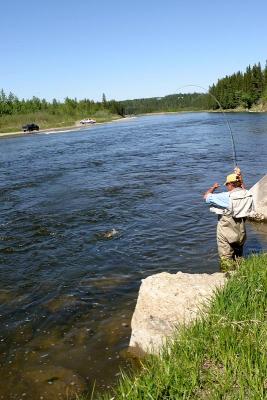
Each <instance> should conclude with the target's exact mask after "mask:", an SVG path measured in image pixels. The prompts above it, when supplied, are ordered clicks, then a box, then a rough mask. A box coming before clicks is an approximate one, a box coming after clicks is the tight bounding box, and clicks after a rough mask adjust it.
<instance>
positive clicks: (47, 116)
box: [0, 63, 267, 131]
mask: <svg viewBox="0 0 267 400" xmlns="http://www.w3.org/2000/svg"><path fill="white" fill-rule="evenodd" d="M264 102H267V63H266V65H265V67H264V68H262V66H261V64H260V63H258V64H255V65H253V66H250V65H249V66H248V67H247V68H246V71H245V72H241V71H238V72H236V73H234V74H232V75H229V76H225V77H224V78H222V79H219V80H218V81H217V83H216V84H213V85H212V86H210V87H209V91H208V92H207V93H175V94H171V95H167V96H164V97H152V98H141V99H134V100H123V101H115V100H107V99H106V96H105V94H103V96H102V101H99V102H95V101H93V100H90V99H89V98H85V99H82V100H77V99H76V98H75V99H71V98H69V97H66V98H65V99H64V101H58V100H56V99H53V100H52V101H51V102H49V101H47V100H46V99H40V98H38V97H35V96H34V97H32V98H31V99H19V98H18V97H17V96H16V95H15V94H13V93H9V94H6V93H5V92H4V90H3V89H2V90H1V91H0V130H1V131H4V130H5V131H12V130H16V129H17V130H18V129H20V126H21V124H23V123H27V122H31V121H34V122H37V123H39V124H41V127H42V128H46V127H49V126H53V127H56V126H66V125H69V124H73V123H75V121H77V120H79V119H81V118H86V117H94V118H96V120H97V121H98V122H102V121H106V120H111V119H113V118H116V117H123V116H125V115H137V114H146V113H154V112H176V111H201V110H207V111H208V110H217V109H218V108H220V106H221V108H223V109H224V110H234V109H240V110H249V109H251V108H252V107H253V106H255V105H257V104H260V103H264Z"/></svg>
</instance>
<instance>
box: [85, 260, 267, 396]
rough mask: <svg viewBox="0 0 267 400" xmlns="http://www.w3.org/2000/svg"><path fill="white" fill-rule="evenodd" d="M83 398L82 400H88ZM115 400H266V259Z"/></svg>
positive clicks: (250, 267) (247, 264)
mask: <svg viewBox="0 0 267 400" xmlns="http://www.w3.org/2000/svg"><path fill="white" fill-rule="evenodd" d="M85 398H86V397H84V398H83V399H85ZM89 398H97V399H99V400H100V399H101V400H107V399H109V400H111V399H114V400H115V399H116V400H119V399H132V400H138V399H144V400H149V399H150V400H167V399H176V400H178V399H203V400H204V399H205V400H206V399H210V400H216V399H218V400H219V399H224V400H228V399H231V400H233V399H235V400H242V399H249V400H252V399H255V400H260V399H267V254H263V255H260V256H252V257H250V258H248V259H247V260H245V261H244V263H243V265H242V267H241V268H240V269H239V270H238V271H237V273H236V274H234V275H233V276H232V277H231V278H229V280H228V282H227V284H226V285H225V287H224V288H223V289H222V290H221V291H218V292H217V293H216V295H215V297H214V300H213V302H212V303H211V306H210V309H209V311H208V314H206V315H203V316H202V317H201V318H200V319H199V320H198V321H196V322H195V323H194V324H193V325H192V326H191V327H189V328H184V329H182V331H180V333H179V335H177V336H176V339H175V341H174V343H173V344H169V345H168V346H166V348H165V349H164V350H163V351H162V354H161V356H160V357H156V356H150V357H147V358H146V359H145V360H144V361H143V363H142V368H141V370H140V371H139V373H138V374H134V373H133V374H132V375H131V374H128V375H126V374H124V373H123V374H122V377H121V379H120V382H119V383H118V385H117V387H116V388H115V389H114V390H113V392H111V393H106V394H104V395H97V394H95V395H93V394H92V395H91V396H89V397H87V399H89Z"/></svg>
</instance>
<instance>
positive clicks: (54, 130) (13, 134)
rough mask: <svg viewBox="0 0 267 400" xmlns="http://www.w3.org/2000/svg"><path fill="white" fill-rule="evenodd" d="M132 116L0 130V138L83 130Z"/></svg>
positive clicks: (125, 119)
mask: <svg viewBox="0 0 267 400" xmlns="http://www.w3.org/2000/svg"><path fill="white" fill-rule="evenodd" d="M132 118H135V116H131V117H123V118H117V119H112V120H110V121H104V122H96V123H94V124H87V125H81V124H80V123H77V122H76V124H74V125H70V126H64V127H57V128H47V129H40V130H39V131H33V132H21V131H17V132H0V139H5V138H10V137H20V136H30V135H36V134H37V135H39V134H41V133H63V132H73V131H83V130H86V129H88V128H91V127H93V126H96V125H104V124H110V123H113V122H121V121H127V120H129V119H132Z"/></svg>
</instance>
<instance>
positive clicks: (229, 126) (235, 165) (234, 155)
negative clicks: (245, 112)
mask: <svg viewBox="0 0 267 400" xmlns="http://www.w3.org/2000/svg"><path fill="white" fill-rule="evenodd" d="M186 87H196V88H199V89H202V90H205V91H206V92H207V94H209V95H210V96H211V97H212V98H213V99H214V100H215V101H216V103H217V104H218V106H219V107H220V110H221V112H222V114H223V116H224V118H225V121H226V124H227V127H228V129H229V132H230V137H231V142H232V151H233V162H234V168H236V167H237V155H236V147H235V141H234V135H233V132H232V129H231V125H230V122H229V121H228V119H227V117H226V115H225V112H224V111H223V108H222V105H221V103H220V102H219V100H218V99H217V98H216V97H215V96H214V94H212V93H210V92H209V90H208V89H206V88H204V87H203V86H199V85H185V86H181V87H179V88H178V89H177V91H179V90H180V89H183V88H186Z"/></svg>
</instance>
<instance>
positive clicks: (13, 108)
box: [0, 89, 124, 117]
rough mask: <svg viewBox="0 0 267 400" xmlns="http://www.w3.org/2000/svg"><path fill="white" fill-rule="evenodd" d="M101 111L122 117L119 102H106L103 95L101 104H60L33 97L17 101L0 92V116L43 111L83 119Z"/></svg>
mask: <svg viewBox="0 0 267 400" xmlns="http://www.w3.org/2000/svg"><path fill="white" fill-rule="evenodd" d="M101 110H107V111H109V112H110V113H111V114H117V115H121V116H123V115H124V109H123V107H122V105H121V104H120V102H117V101H115V100H109V101H108V100H106V96H105V94H103V97H102V101H101V102H95V101H93V100H89V99H83V100H77V99H76V98H75V99H71V98H69V97H66V98H65V100H64V101H62V102H60V101H58V100H56V99H53V100H52V101H51V102H49V101H47V100H46V99H39V98H38V97H36V96H33V97H32V98H31V99H27V100H25V99H22V100H19V98H18V97H17V96H15V95H14V94H13V93H11V92H10V93H9V94H6V93H5V92H4V90H3V89H2V90H1V91H0V116H7V115H19V114H30V113H35V112H38V111H45V112H48V113H49V114H53V115H57V114H58V115H68V116H73V117H75V116H77V115H79V116H82V115H84V117H87V116H90V115H94V114H95V113H96V112H98V111H101Z"/></svg>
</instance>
